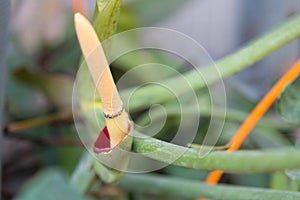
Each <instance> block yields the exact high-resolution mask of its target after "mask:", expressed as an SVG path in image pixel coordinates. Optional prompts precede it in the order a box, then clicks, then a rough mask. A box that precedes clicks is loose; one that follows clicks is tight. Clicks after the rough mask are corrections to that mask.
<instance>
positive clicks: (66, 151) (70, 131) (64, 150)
mask: <svg viewBox="0 0 300 200" xmlns="http://www.w3.org/2000/svg"><path fill="white" fill-rule="evenodd" d="M60 131H61V132H62V136H64V138H71V139H78V140H79V138H78V134H77V133H76V130H75V127H74V126H73V125H71V126H62V127H61V130H60ZM83 151H84V148H83V147H81V146H59V147H58V158H59V163H60V166H61V167H62V168H63V169H64V170H65V171H66V172H67V173H68V174H71V173H72V172H73V171H74V169H75V167H76V164H77V163H78V161H79V160H80V157H81V155H82V152H83Z"/></svg>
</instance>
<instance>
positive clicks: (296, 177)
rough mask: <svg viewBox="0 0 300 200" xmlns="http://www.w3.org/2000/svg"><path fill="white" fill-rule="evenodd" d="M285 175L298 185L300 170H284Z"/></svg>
mask: <svg viewBox="0 0 300 200" xmlns="http://www.w3.org/2000/svg"><path fill="white" fill-rule="evenodd" d="M285 174H286V175H287V176H288V177H289V178H290V179H292V180H296V181H298V182H299V183H300V170H299V169H295V170H286V171H285Z"/></svg>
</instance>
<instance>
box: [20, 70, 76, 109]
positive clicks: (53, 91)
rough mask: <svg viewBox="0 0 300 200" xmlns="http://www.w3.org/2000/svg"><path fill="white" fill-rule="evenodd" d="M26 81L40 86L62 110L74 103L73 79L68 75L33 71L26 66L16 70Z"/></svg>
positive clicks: (69, 107) (21, 78)
mask: <svg viewBox="0 0 300 200" xmlns="http://www.w3.org/2000/svg"><path fill="white" fill-rule="evenodd" d="M14 75H15V76H16V77H17V78H18V79H19V80H20V81H23V82H24V83H27V84H30V85H32V86H35V87H37V88H39V89H40V90H41V91H42V92H43V93H44V94H45V96H46V97H47V98H48V100H49V101H50V102H51V103H53V104H54V105H55V106H56V107H58V108H60V109H62V110H70V109H71V105H72V99H71V98H72V92H73V79H72V78H71V77H70V76H67V75H61V74H50V73H47V74H46V73H31V72H29V71H28V70H27V69H25V68H21V69H19V70H17V71H15V72H14Z"/></svg>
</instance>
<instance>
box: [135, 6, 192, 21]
mask: <svg viewBox="0 0 300 200" xmlns="http://www.w3.org/2000/svg"><path fill="white" fill-rule="evenodd" d="M186 2H187V1H182V0H160V1H149V0H135V1H132V2H130V3H131V4H132V6H133V7H134V9H135V10H136V12H137V14H138V16H139V20H140V21H141V23H142V24H143V25H144V26H150V25H153V24H155V23H158V22H160V21H162V20H165V19H166V18H167V17H169V16H170V15H174V14H175V12H176V11H177V10H179V9H180V8H182V7H183V6H184V4H185V3H186Z"/></svg>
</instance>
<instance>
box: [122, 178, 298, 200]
mask: <svg viewBox="0 0 300 200" xmlns="http://www.w3.org/2000/svg"><path fill="white" fill-rule="evenodd" d="M119 185H120V186H121V187H122V188H125V189H127V190H131V191H142V192H146V193H162V194H165V195H170V196H182V197H190V198H195V197H198V196H203V197H207V198H212V199H224V200H227V199H228V200H255V199H257V200H260V199H265V200H280V199H289V200H293V199H299V198H300V193H298V192H287V191H278V190H271V189H261V188H250V187H237V186H226V185H221V184H220V185H216V186H209V185H206V184H205V183H200V182H198V181H192V180H186V179H182V178H174V177H163V176H155V175H133V174H126V175H125V176H124V177H123V179H122V180H121V182H120V183H119Z"/></svg>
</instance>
